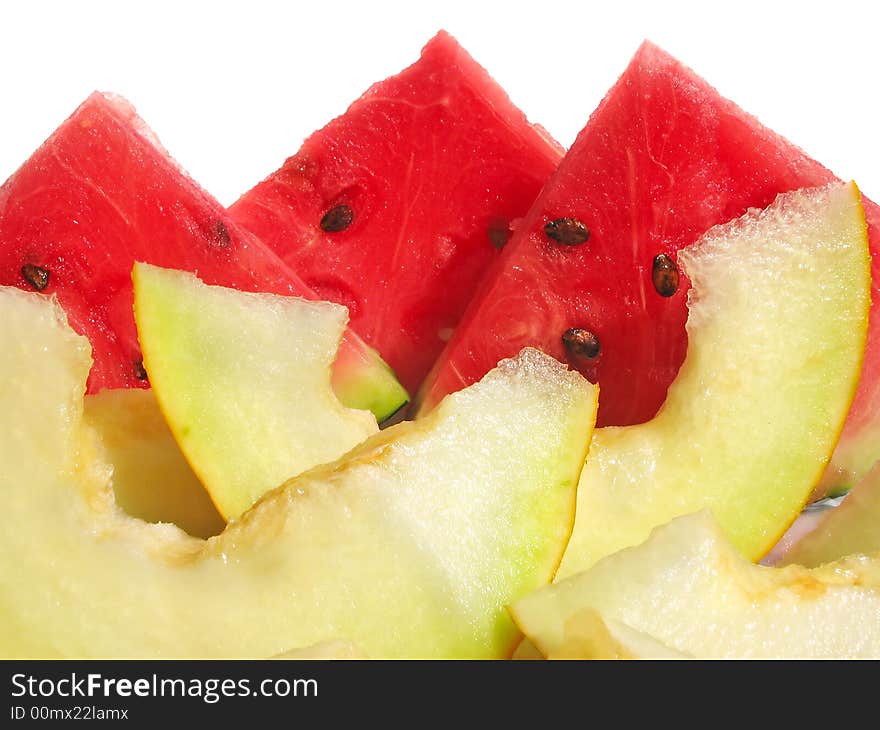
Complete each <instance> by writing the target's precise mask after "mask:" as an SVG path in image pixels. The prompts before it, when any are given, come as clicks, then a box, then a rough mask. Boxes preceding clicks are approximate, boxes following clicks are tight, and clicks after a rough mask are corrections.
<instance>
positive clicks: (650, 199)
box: [419, 42, 880, 487]
mask: <svg viewBox="0 0 880 730" xmlns="http://www.w3.org/2000/svg"><path fill="white" fill-rule="evenodd" d="M833 179H835V178H834V176H833V175H832V173H831V172H829V171H828V170H827V169H825V168H824V167H823V166H822V165H820V164H819V163H817V162H815V161H814V160H812V159H810V158H809V157H807V155H806V154H804V153H803V152H802V151H801V150H800V149H798V148H797V147H795V146H794V145H792V144H791V143H789V142H788V141H786V140H785V139H783V138H782V137H780V136H779V135H777V134H775V133H773V132H772V131H770V130H768V129H766V128H765V127H763V126H762V125H761V124H760V123H759V122H758V121H757V120H756V119H755V118H754V117H752V116H749V115H748V114H746V113H745V112H743V111H742V110H741V109H739V108H738V107H737V106H736V105H734V104H733V103H732V102H730V101H728V100H726V99H724V98H722V97H721V96H720V95H719V94H718V92H717V91H715V89H713V88H712V87H711V86H710V85H709V84H708V83H706V82H705V81H704V80H702V79H701V78H699V77H698V76H696V75H695V74H694V73H693V72H692V71H691V70H690V69H688V68H686V67H685V66H683V65H682V64H681V63H679V62H678V61H676V60H675V59H674V58H672V57H671V56H669V55H668V54H667V53H665V52H664V51H662V50H660V49H659V48H657V47H656V46H654V45H652V44H651V43H647V42H646V43H645V44H643V45H642V46H641V48H640V49H639V50H638V52H637V53H636V55H635V57H634V58H633V60H632V62H631V63H630V65H629V67H628V68H627V69H626V71H625V72H624V74H623V75H622V76H621V78H620V79H619V80H618V81H617V83H616V84H615V85H614V87H613V88H612V89H611V91H610V92H609V93H608V95H607V96H606V97H605V99H604V100H603V101H602V102H601V104H600V105H599V107H598V109H597V110H596V111H595V112H594V113H593V115H592V116H591V118H590V120H589V123H588V124H587V126H586V127H585V128H584V129H583V130H582V131H581V133H580V134H579V135H578V137H577V140H576V141H575V143H574V145H573V146H572V147H571V149H570V150H569V151H568V153H567V155H566V156H565V159H564V160H563V162H562V163H561V165H560V166H559V168H558V170H557V171H556V173H554V175H553V177H552V178H551V180H550V181H549V182H548V183H547V185H546V186H545V187H544V189H543V191H542V192H541V194H540V196H539V197H538V199H537V200H536V202H535V204H534V206H533V207H532V208H531V210H530V211H529V213H528V215H527V216H526V217H525V218H524V220H523V221H522V222H521V223H520V225H519V226H518V227H517V229H516V231H515V233H514V235H513V237H512V238H511V240H510V241H509V243H508V245H507V247H506V249H505V251H504V255H503V257H502V260H501V261H500V262H499V265H498V266H497V267H496V268H495V269H494V270H493V271H492V273H491V274H490V276H488V277H487V278H486V279H485V280H484V281H483V283H482V285H481V287H480V289H479V291H478V293H477V294H476V296H475V297H474V299H473V300H472V302H471V304H470V305H469V307H468V309H467V311H466V313H465V315H464V316H463V318H462V321H461V324H460V325H459V327H458V329H457V330H456V332H455V335H454V336H453V338H452V339H451V341H450V342H449V344H448V346H447V347H446V349H445V350H444V352H443V354H442V356H441V357H440V359H439V360H438V362H437V364H436V365H435V367H434V369H433V370H432V372H431V374H430V375H429V377H428V379H427V380H426V382H425V384H424V387H423V390H422V392H421V394H420V397H419V400H420V409H419V412H420V413H424V412H426V411H427V410H429V409H430V408H431V407H433V405H435V404H436V403H437V402H438V401H439V400H440V399H441V398H442V396H443V395H445V394H446V393H449V392H453V391H456V390H458V389H460V388H462V387H463V386H465V385H468V384H470V383H472V382H474V381H475V380H477V379H479V378H480V377H481V376H482V375H483V373H485V372H487V371H488V370H489V369H491V368H492V367H493V366H494V364H495V363H496V362H497V361H498V360H499V359H500V358H503V357H508V356H510V355H511V354H512V353H515V352H518V351H519V350H520V349H521V348H522V347H524V346H526V345H532V346H537V347H539V348H541V349H543V350H545V351H546V352H548V353H550V354H553V355H554V356H556V357H558V358H562V359H567V360H568V361H569V362H570V363H571V364H572V365H573V366H575V367H577V368H578V369H579V370H580V371H581V372H582V373H584V375H586V376H587V377H588V378H589V379H590V380H591V381H593V382H598V383H599V384H600V386H601V396H600V406H599V425H603V426H606V425H628V424H633V423H640V422H643V421H647V420H649V419H650V418H652V417H653V415H654V414H655V413H656V412H657V410H658V408H659V407H660V405H661V404H662V403H663V400H664V398H665V396H666V390H667V388H668V386H669V384H670V383H671V382H672V380H673V379H674V377H675V375H676V373H677V372H678V368H679V366H680V365H681V363H682V361H683V359H684V355H685V351H686V349H687V341H686V335H685V329H684V323H685V319H686V306H685V304H686V295H687V290H688V282H687V281H686V280H685V279H684V278H683V276H682V277H679V275H678V272H677V267H676V264H675V257H676V252H677V251H678V250H679V249H681V248H682V247H684V246H687V245H689V244H691V243H693V242H694V241H695V240H696V239H697V238H698V237H699V236H700V234H702V233H703V232H704V231H706V230H707V229H708V228H710V227H711V226H713V225H716V224H719V223H723V222H725V221H728V220H730V219H732V218H734V217H737V216H739V215H741V214H742V213H744V212H745V211H746V210H747V209H748V208H752V207H755V208H764V207H766V206H767V205H769V204H770V203H771V202H772V201H773V199H774V198H775V197H776V195H777V194H779V193H782V192H786V191H789V190H794V189H797V188H802V187H813V186H819V185H823V184H825V183H827V182H829V181H831V180H833ZM864 203H865V212H866V216H867V219H868V222H869V236H870V242H871V250H872V253H873V254H874V258H873V275H874V287H873V292H872V295H873V301H874V302H875V304H876V301H877V299H878V296H880V294H878V282H880V257H878V256H877V255H876V254H877V252H878V250H880V209H878V207H877V206H876V205H875V204H874V203H872V202H871V201H869V200H865V201H864ZM587 231H588V235H587ZM584 239H586V240H584ZM658 256H659V257H660V258H657V257H658ZM731 275H732V276H733V275H740V276H748V272H747V271H742V272H731ZM730 336H731V337H735V336H736V333H735V332H732V333H730ZM748 367H749V364H748V363H743V370H744V372H748ZM755 407H756V408H760V404H758V403H756V404H755ZM878 458H880V317H877V316H875V317H872V320H871V325H870V332H869V335H868V346H867V354H866V359H865V365H864V368H863V375H862V380H861V385H860V388H859V391H858V393H857V396H856V400H855V402H854V405H853V407H852V410H851V413H850V416H849V419H848V421H847V425H846V427H845V430H844V433H843V436H842V439H841V442H840V444H839V446H838V448H837V451H836V453H835V457H834V459H833V462H832V465H831V467H830V468H829V470H828V472H827V473H826V487H832V486H840V485H845V484H849V483H852V482H853V481H854V480H855V479H857V478H858V476H859V475H860V474H862V473H864V471H866V470H867V469H868V468H869V467H870V465H871V464H872V463H873V462H874V461H875V460H876V459H878Z"/></svg>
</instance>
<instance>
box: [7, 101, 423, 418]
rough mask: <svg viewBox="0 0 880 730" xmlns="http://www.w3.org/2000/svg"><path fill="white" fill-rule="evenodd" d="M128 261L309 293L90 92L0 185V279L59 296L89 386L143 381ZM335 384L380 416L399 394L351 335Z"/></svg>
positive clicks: (124, 107) (132, 119) (138, 125)
mask: <svg viewBox="0 0 880 730" xmlns="http://www.w3.org/2000/svg"><path fill="white" fill-rule="evenodd" d="M135 261H146V262H148V263H153V264H156V265H158V266H165V267H171V268H177V269H186V270H188V271H192V272H195V273H196V274H197V275H198V276H200V277H201V278H202V279H203V280H205V281H206V282H210V283H212V284H223V285H225V286H232V287H236V288H239V289H244V290H247V291H267V292H272V293H276V294H289V295H299V296H305V297H309V298H316V297H315V294H314V293H313V292H311V291H310V290H309V289H308V287H306V285H305V284H303V282H302V281H301V280H300V279H299V278H298V277H297V276H296V275H295V274H294V273H293V271H292V270H291V269H290V267H289V266H287V265H286V264H285V263H284V262H283V261H281V260H280V259H279V258H278V257H277V256H276V255H275V254H274V253H272V251H271V250H270V249H269V248H267V247H266V246H265V245H264V244H263V243H261V242H260V241H259V240H258V239H257V238H256V237H255V236H254V235H253V234H252V233H250V232H248V231H245V230H243V229H241V228H240V227H239V226H237V225H236V224H235V222H234V221H233V220H232V219H231V218H230V216H229V215H228V214H227V213H226V211H225V210H224V209H223V207H222V206H221V205H220V204H219V203H217V202H216V201H215V200H214V199H213V198H211V197H210V196H209V195H208V194H207V193H205V192H204V191H203V190H201V189H200V188H199V187H198V186H197V185H196V184H195V183H194V182H193V181H192V180H191V179H190V178H189V177H187V176H186V174H185V173H183V172H182V171H181V170H180V169H179V168H178V167H177V166H176V164H175V163H174V162H173V161H172V160H171V158H170V157H169V156H168V154H167V152H166V151H165V150H164V149H163V148H162V147H161V146H160V145H159V143H158V142H157V140H156V139H155V137H154V136H153V135H152V133H151V132H150V130H149V129H148V128H147V127H146V125H145V124H144V122H143V121H142V120H141V119H140V118H139V117H138V116H137V115H136V114H135V111H134V109H133V108H132V107H131V105H129V104H128V103H127V102H126V101H124V100H123V99H121V98H119V97H112V96H106V95H103V94H98V93H95V94H93V95H92V96H90V97H89V98H88V99H87V100H86V101H85V102H84V103H83V104H82V105H81V106H80V107H79V108H78V109H77V110H76V111H75V112H74V114H73V115H72V116H71V117H70V118H69V119H68V120H67V121H66V122H64V124H62V125H61V127H59V128H58V129H57V130H56V131H55V132H54V134H53V135H52V136H51V137H50V138H49V139H48V140H47V141H46V142H45V143H44V144H43V145H42V146H41V147H40V148H39V149H38V150H37V151H36V152H35V153H34V155H33V156H32V157H31V158H30V159H29V160H28V161H27V162H26V163H25V164H24V165H23V166H22V167H21V168H20V169H19V170H18V171H17V172H16V173H15V174H13V176H12V177H11V178H10V179H9V180H8V181H7V182H6V183H5V184H4V185H3V187H2V188H0V284H6V285H12V286H18V287H20V288H22V289H25V290H31V291H33V290H37V291H42V292H45V293H46V294H57V296H58V300H59V301H60V303H61V305H62V306H63V307H64V310H65V311H66V313H67V316H68V317H69V319H70V324H71V326H72V327H73V328H74V329H76V331H77V332H79V333H80V334H83V335H86V336H87V337H88V338H89V341H90V342H91V344H92V349H93V357H94V365H93V367H92V371H91V374H90V377H89V382H88V390H89V392H90V393H94V392H97V391H100V390H103V389H105V388H131V387H146V386H147V382H146V373H145V372H144V369H143V365H142V363H141V355H140V349H139V347H138V342H137V334H136V330H135V325H134V317H133V314H132V286H131V268H132V265H133V264H134V262H135ZM334 384H335V385H336V390H337V394H338V395H339V396H340V398H341V399H342V400H343V401H344V402H345V404H346V405H348V406H350V407H355V408H367V409H370V410H373V411H374V413H375V414H376V417H377V418H379V419H380V420H381V419H382V418H384V417H386V416H388V415H389V414H390V413H392V412H394V411H395V410H396V409H397V408H399V407H400V406H401V405H402V404H403V403H405V402H406V399H407V396H406V393H405V392H404V391H403V389H402V388H401V387H400V385H399V383H398V382H397V381H396V380H395V379H394V376H393V374H392V373H391V372H390V370H389V369H388V367H387V366H386V365H385V363H383V362H382V361H381V359H380V358H379V357H378V356H377V355H376V353H375V352H374V351H372V350H371V349H370V348H368V347H367V346H366V345H364V343H363V342H362V341H361V340H360V339H359V338H357V336H355V335H354V334H353V333H351V332H350V331H349V333H348V334H347V335H346V339H345V342H344V345H343V347H342V348H341V350H340V355H339V358H338V359H337V362H336V372H335V374H334Z"/></svg>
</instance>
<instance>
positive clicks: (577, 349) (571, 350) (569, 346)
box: [562, 327, 602, 360]
mask: <svg viewBox="0 0 880 730" xmlns="http://www.w3.org/2000/svg"><path fill="white" fill-rule="evenodd" d="M562 344H563V345H565V350H566V352H568V354H569V355H571V356H572V357H576V358H582V357H585V358H587V359H588V360H593V359H595V358H597V357H598V356H599V352H600V351H601V349H602V348H601V347H600V345H599V338H598V337H596V335H594V334H593V333H592V332H590V331H589V330H585V329H583V328H582V327H572V328H571V329H567V330H565V332H563V333H562Z"/></svg>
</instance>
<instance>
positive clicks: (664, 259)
mask: <svg viewBox="0 0 880 730" xmlns="http://www.w3.org/2000/svg"><path fill="white" fill-rule="evenodd" d="M651 279H652V280H653V282H654V289H655V290H656V292H657V293H658V294H659V295H660V296H661V297H671V296H672V295H673V294H675V292H677V291H678V266H676V265H675V261H673V260H672V257H670V256H667V255H666V254H665V253H661V254H657V255H656V256H655V257H654V265H653V267H652V270H651Z"/></svg>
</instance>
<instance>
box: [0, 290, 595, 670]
mask: <svg viewBox="0 0 880 730" xmlns="http://www.w3.org/2000/svg"><path fill="white" fill-rule="evenodd" d="M0 311H2V312H3V317H2V318H0V343H2V346H0V434H2V438H0V457H2V458H0V464H2V467H0V489H2V492H3V495H4V512H5V519H6V526H5V527H4V529H3V530H2V531H0V655H3V656H8V657H21V656H28V657H49V656H68V657H162V656H165V657H168V656H176V657H270V656H274V655H277V654H279V653H282V652H285V651H288V650H289V649H290V648H291V647H300V646H310V645H313V644H318V643H321V642H324V641H328V640H333V639H337V638H339V637H345V638H346V639H348V640H350V641H352V642H354V644H356V645H357V646H358V647H359V648H360V649H361V650H362V651H363V652H364V653H366V654H367V655H368V656H370V657H375V658H381V657H394V656H413V657H432V656H434V657H436V656H441V657H449V656H466V657H499V656H505V655H507V654H508V653H509V652H511V651H512V650H513V648H514V645H515V642H516V639H517V637H518V634H517V631H516V629H515V627H514V626H513V624H512V622H511V621H510V619H509V617H508V615H507V613H506V611H505V608H504V607H505V605H506V604H508V603H509V602H511V601H512V600H514V599H516V598H518V597H520V596H522V595H525V594H527V593H528V592H530V591H531V590H533V589H535V588H537V587H538V586H540V585H542V584H546V583H548V582H549V581H550V580H551V579H552V576H553V573H554V570H555V568H556V566H557V564H558V561H559V559H560V557H561V554H562V552H563V550H564V546H565V542H566V540H567V538H568V535H569V532H570V529H571V524H572V521H573V510H574V503H575V486H576V482H577V477H578V474H579V472H580V469H581V467H582V464H583V460H584V457H585V445H586V444H587V443H588V441H589V437H590V433H591V429H592V423H593V419H594V417H595V410H596V391H595V389H594V388H593V387H592V386H590V385H589V384H588V383H587V382H586V381H585V380H583V378H581V377H580V376H579V375H577V374H575V373H571V372H568V371H567V370H566V369H565V368H564V367H563V366H562V365H560V364H559V363H556V362H555V361H553V360H550V359H549V358H547V357H546V356H544V355H541V354H540V353H537V352H535V351H524V353H523V354H522V355H521V356H520V357H519V358H518V359H517V360H513V361H506V362H505V363H503V364H502V365H500V366H499V368H497V369H496V370H494V371H492V372H491V373H490V374H488V375H487V376H486V377H485V378H484V380H483V381H482V382H481V383H479V384H477V385H476V386H474V387H472V388H469V389H467V390H465V391H462V392H461V393H459V394H456V395H455V396H452V397H450V398H448V399H447V400H446V401H444V403H443V404H442V405H441V406H440V407H439V408H438V409H437V411H436V412H435V414H433V415H432V416H431V417H430V418H427V419H424V420H423V421H420V422H419V423H407V424H400V425H398V426H396V427H394V428H392V429H389V430H386V431H383V432H382V433H380V434H377V435H376V436H375V437H374V438H373V439H371V440H370V441H368V442H367V443H366V444H364V445H362V446H361V447H359V448H358V449H357V451H356V452H355V453H354V454H353V455H352V457H351V458H350V459H348V460H346V461H342V462H339V463H337V464H335V465H332V466H327V467H322V468H320V469H317V470H315V471H313V472H310V473H309V474H306V475H303V476H302V477H300V478H298V479H295V480H292V481H291V482H289V483H288V484H287V485H285V486H284V487H283V488H279V489H277V490H274V491H272V492H270V493H269V494H267V495H266V496H265V497H264V498H263V499H262V500H260V501H259V502H258V504H257V505H255V506H254V508H253V509H251V510H249V511H248V512H247V513H246V514H245V515H244V516H243V517H242V519H241V520H238V521H236V522H234V523H232V524H230V525H229V526H228V527H227V528H226V530H225V531H224V532H223V533H222V534H221V535H219V536H218V537H216V538H212V539H211V540H209V541H207V542H204V541H201V540H197V539H195V538H191V537H189V536H187V535H185V534H184V533H183V532H181V531H180V530H178V529H177V528H175V527H172V526H168V525H152V524H147V523H144V522H142V521H140V520H137V519H134V518H131V517H129V516H127V515H125V514H124V513H123V512H122V511H121V510H120V509H119V508H118V507H117V506H116V504H115V502H114V499H113V494H112V489H111V487H110V475H109V468H108V467H107V465H106V464H104V463H102V462H101V461H100V459H98V458H96V455H95V453H94V451H93V450H91V447H90V443H91V441H90V438H89V437H88V432H87V431H85V430H84V428H83V425H82V420H81V418H82V401H83V392H84V387H85V379H86V376H87V374H88V371H89V366H90V357H89V348H88V343H87V341H86V340H85V339H83V338H81V337H78V336H76V335H75V334H74V333H73V332H72V331H71V330H70V329H69V328H68V327H67V326H66V324H64V322H63V321H62V320H63V315H62V313H61V310H60V309H59V308H58V307H57V305H55V304H54V303H53V302H51V301H50V300H48V299H45V298H43V297H41V296H39V295H36V294H26V293H23V292H20V291H18V290H15V289H0Z"/></svg>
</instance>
